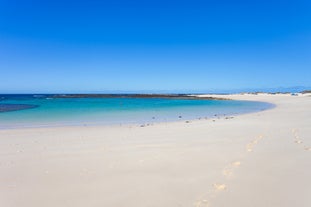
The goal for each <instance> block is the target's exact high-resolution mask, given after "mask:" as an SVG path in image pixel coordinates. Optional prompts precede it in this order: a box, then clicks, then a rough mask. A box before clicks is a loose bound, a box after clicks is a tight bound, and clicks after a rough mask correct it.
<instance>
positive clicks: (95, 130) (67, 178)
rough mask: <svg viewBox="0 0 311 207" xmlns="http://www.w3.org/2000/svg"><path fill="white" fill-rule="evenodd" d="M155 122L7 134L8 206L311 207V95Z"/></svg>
mask: <svg viewBox="0 0 311 207" xmlns="http://www.w3.org/2000/svg"><path fill="white" fill-rule="evenodd" d="M222 97H229V98H233V99H241V100H260V101H267V102H271V103H274V104H276V105H277V107H276V108H274V109H271V110H267V111H262V112H257V113H251V114H244V115H239V116H235V117H234V118H229V119H225V118H219V119H218V118H215V119H214V121H213V119H208V120H196V121H191V122H190V123H185V122H178V123H167V124H165V123H161V124H155V125H152V126H148V127H138V126H132V127H130V126H123V127H100V126H93V127H59V128H38V129H11V130H0V206H1V207H63V206H69V207H86V206H88V207H93V206H94V207H95V206H96V207H97V206H98V207H149V206H150V207H151V206H154V207H175V206H176V207H181V206H184V207H190V206H200V207H201V206H208V207H293V206H299V207H310V206H311V177H310V176H311V97H309V96H289V95H266V94H260V95H229V96H222Z"/></svg>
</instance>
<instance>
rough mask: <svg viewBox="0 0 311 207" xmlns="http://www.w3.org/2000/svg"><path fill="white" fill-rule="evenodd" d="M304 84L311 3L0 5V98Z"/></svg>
mask: <svg viewBox="0 0 311 207" xmlns="http://www.w3.org/2000/svg"><path fill="white" fill-rule="evenodd" d="M280 86H281V87H292V86H311V1H310V0H293V1H287V0H282V1H281V0H280V1H276V0H248V1H245V0H238V1H234V0H227V1H222V0H214V1H209V0H205V1H196V0H184V1H183V0H178V1H169V0H166V1H162V0H146V1H135V0H131V1H130V0H127V1H118V0H110V1H104V0H103V1H99V0H98V1H94V0H93V1H92V0H85V1H81V0H72V1H69V0H61V1H60V0H50V1H49V0H46V1H42V0H37V1H36V0H35V1H32V0H28V1H26V0H25V1H18V0H0V93H53V92H54V93H58V92H64V93H70V92H71V93H77V92H114V91H115V92H117V91H170V92H174V91H176V92H181V91H198V92H202V91H206V92H208V91H213V90H218V91H221V90H224V91H225V90H229V89H233V90H235V89H244V88H274V87H280Z"/></svg>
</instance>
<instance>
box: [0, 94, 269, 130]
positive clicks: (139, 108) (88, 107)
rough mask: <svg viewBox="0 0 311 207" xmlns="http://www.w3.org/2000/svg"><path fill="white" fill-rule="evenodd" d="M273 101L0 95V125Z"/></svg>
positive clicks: (102, 120)
mask: <svg viewBox="0 0 311 207" xmlns="http://www.w3.org/2000/svg"><path fill="white" fill-rule="evenodd" d="M271 107H273V105H272V104H269V103H263V102H251V101H232V100H189V99H171V98H170V99H167V98H126V97H125V98H120V97H118V98H51V97H50V96H46V95H0V128H2V129H5V128H19V127H44V126H64V125H98V124H102V125H119V124H151V123H155V122H168V121H178V120H190V119H197V118H211V117H215V115H216V116H229V115H236V114H242V113H249V112H255V111H261V110H265V109H268V108H271Z"/></svg>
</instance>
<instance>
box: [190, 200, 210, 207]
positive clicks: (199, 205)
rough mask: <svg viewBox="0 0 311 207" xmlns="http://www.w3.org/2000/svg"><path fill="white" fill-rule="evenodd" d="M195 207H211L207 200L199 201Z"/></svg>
mask: <svg viewBox="0 0 311 207" xmlns="http://www.w3.org/2000/svg"><path fill="white" fill-rule="evenodd" d="M194 206H195V207H209V205H208V201H207V200H202V201H198V202H196V203H195V204H194Z"/></svg>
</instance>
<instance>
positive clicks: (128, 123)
mask: <svg viewBox="0 0 311 207" xmlns="http://www.w3.org/2000/svg"><path fill="white" fill-rule="evenodd" d="M80 95H82V96H84V95H83V94H79V96H80ZM93 95H95V96H97V95H98V94H93ZM31 96H32V95H31ZM53 96H54V95H53ZM74 96H75V94H74ZM106 96H107V94H104V97H101V98H107V97H106ZM108 96H110V95H109V94H108ZM114 96H115V97H114V98H118V97H123V95H114ZM117 96H118V97H117ZM127 96H128V97H130V98H134V97H132V94H129V95H127ZM134 96H136V94H134ZM143 96H144V97H139V98H145V96H146V95H143ZM156 96H159V97H161V98H163V96H166V97H170V98H169V99H180V98H181V99H183V97H184V96H187V97H188V99H193V100H220V101H227V100H228V101H249V102H254V103H255V102H257V103H261V104H262V105H265V106H263V108H258V109H256V110H255V109H253V111H244V112H243V111H240V112H231V113H230V112H229V113H228V112H224V113H219V112H215V114H206V113H205V114H201V115H199V114H197V113H198V112H194V113H195V114H197V115H191V114H188V115H187V116H188V117H187V116H184V115H183V114H182V113H181V114H175V115H176V117H175V118H174V117H166V118H164V117H162V118H161V115H160V118H159V119H158V117H156V116H155V115H154V117H152V120H151V119H150V120H148V118H142V117H140V119H141V120H139V119H137V120H123V121H121V120H120V121H116V120H114V121H111V122H109V121H108V120H97V121H90V120H88V121H83V120H81V121H56V122H54V123H53V121H52V122H50V123H49V121H47V122H46V123H41V124H39V123H36V122H34V123H28V124H27V123H24V124H22V123H20V124H19V123H18V124H13V125H11V126H10V125H7V126H6V125H4V126H1V127H0V130H13V129H28V128H31V129H35V128H62V127H121V126H122V127H136V126H138V127H148V126H152V125H157V124H169V123H175V122H176V123H182V122H187V123H189V122H193V121H195V120H209V119H214V118H216V119H219V118H226V117H230V116H239V115H242V114H248V113H256V112H259V111H264V110H270V109H273V108H274V107H276V106H275V104H273V103H269V102H266V101H254V100H239V99H234V98H233V99H232V98H227V96H228V95H212V94H209V95H192V94H187V95H176V97H179V98H175V95H174V96H172V95H163V94H157V95H156ZM156 96H155V95H153V94H152V95H148V94H147V97H148V98H157V97H156ZM67 98H72V97H67ZM74 98H80V97H74ZM83 98H87V97H83ZM89 98H93V97H89ZM12 105H16V104H12ZM19 105H21V104H19ZM6 113H10V111H8V112H6ZM176 113H177V112H176ZM162 116H163V114H162ZM189 116H192V117H189Z"/></svg>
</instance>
